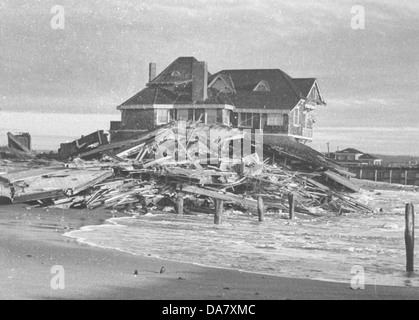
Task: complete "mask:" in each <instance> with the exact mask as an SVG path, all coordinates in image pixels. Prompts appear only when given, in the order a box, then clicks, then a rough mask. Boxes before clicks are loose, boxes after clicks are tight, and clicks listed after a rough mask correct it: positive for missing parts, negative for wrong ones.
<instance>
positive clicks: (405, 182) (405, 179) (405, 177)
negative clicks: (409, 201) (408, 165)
mask: <svg viewBox="0 0 419 320" xmlns="http://www.w3.org/2000/svg"><path fill="white" fill-rule="evenodd" d="M404 185H405V186H407V170H406V171H405V172H404Z"/></svg>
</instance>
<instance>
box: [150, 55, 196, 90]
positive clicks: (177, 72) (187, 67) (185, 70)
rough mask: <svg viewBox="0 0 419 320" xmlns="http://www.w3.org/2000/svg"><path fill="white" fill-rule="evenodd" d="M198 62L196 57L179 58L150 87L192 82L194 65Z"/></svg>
mask: <svg viewBox="0 0 419 320" xmlns="http://www.w3.org/2000/svg"><path fill="white" fill-rule="evenodd" d="M194 62H198V60H196V58H195V57H179V58H177V59H176V60H175V61H173V62H172V63H171V64H170V65H169V66H168V67H167V68H166V69H164V70H163V71H162V72H161V73H160V74H159V75H158V76H157V77H156V78H154V79H153V80H152V81H151V82H150V83H149V84H148V85H149V86H150V85H157V84H168V83H182V82H187V81H192V65H193V63H194Z"/></svg>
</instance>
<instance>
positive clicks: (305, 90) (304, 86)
mask: <svg viewBox="0 0 419 320" xmlns="http://www.w3.org/2000/svg"><path fill="white" fill-rule="evenodd" d="M293 81H294V83H295V84H296V86H297V87H298V88H299V89H300V91H301V93H302V95H303V96H304V97H307V96H308V94H309V93H310V90H311V88H312V87H313V85H314V83H315V82H316V79H315V78H299V79H293Z"/></svg>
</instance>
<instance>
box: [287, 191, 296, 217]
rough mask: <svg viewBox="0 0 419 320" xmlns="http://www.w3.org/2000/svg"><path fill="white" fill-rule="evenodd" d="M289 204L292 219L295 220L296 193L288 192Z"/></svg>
mask: <svg viewBox="0 0 419 320" xmlns="http://www.w3.org/2000/svg"><path fill="white" fill-rule="evenodd" d="M288 205H289V210H290V212H289V213H290V220H294V217H295V199H294V194H292V193H289V194H288Z"/></svg>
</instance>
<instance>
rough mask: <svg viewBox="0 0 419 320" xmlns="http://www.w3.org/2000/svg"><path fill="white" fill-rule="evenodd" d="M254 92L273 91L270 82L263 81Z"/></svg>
mask: <svg viewBox="0 0 419 320" xmlns="http://www.w3.org/2000/svg"><path fill="white" fill-rule="evenodd" d="M253 91H265V92H270V91H271V89H270V88H269V83H268V81H265V80H262V81H261V82H259V84H258V85H257V86H256V87H255V88H254V89H253Z"/></svg>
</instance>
